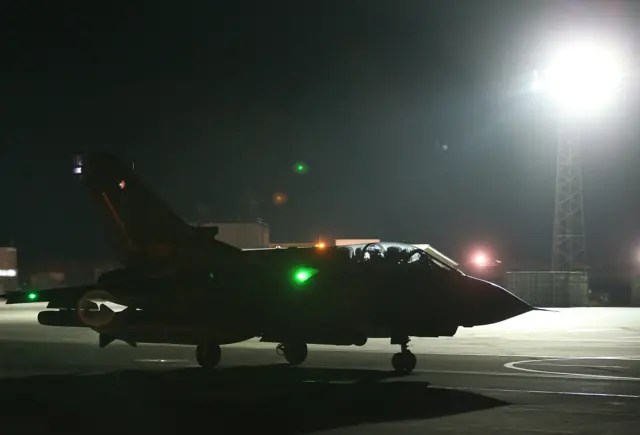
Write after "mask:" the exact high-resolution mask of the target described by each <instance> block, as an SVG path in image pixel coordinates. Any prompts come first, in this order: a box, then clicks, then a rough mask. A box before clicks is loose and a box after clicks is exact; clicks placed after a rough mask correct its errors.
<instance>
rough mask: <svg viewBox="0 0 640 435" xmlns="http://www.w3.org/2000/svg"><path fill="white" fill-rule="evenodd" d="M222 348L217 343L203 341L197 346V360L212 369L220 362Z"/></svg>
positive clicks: (201, 365)
mask: <svg viewBox="0 0 640 435" xmlns="http://www.w3.org/2000/svg"><path fill="white" fill-rule="evenodd" d="M221 357H222V350H220V346H218V344H217V343H203V344H199V345H198V347H197V348H196V360H197V361H198V364H200V367H202V368H205V369H212V368H214V367H215V366H217V365H218V363H220V358H221Z"/></svg>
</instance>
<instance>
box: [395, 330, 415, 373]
mask: <svg viewBox="0 0 640 435" xmlns="http://www.w3.org/2000/svg"><path fill="white" fill-rule="evenodd" d="M408 343H409V338H408V337H407V338H405V339H404V340H402V341H401V342H400V343H399V344H400V352H398V353H396V354H395V355H393V357H392V358H391V364H392V365H393V369H394V370H395V371H396V372H397V373H402V374H409V373H411V372H412V371H413V369H415V368H416V364H417V363H418V360H417V358H416V356H415V355H414V354H413V352H411V351H410V350H409V348H408V346H407V345H408ZM392 344H398V343H392Z"/></svg>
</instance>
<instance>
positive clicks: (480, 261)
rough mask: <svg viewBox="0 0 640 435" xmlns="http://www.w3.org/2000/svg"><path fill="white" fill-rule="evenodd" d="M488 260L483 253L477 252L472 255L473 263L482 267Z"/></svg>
mask: <svg viewBox="0 0 640 435" xmlns="http://www.w3.org/2000/svg"><path fill="white" fill-rule="evenodd" d="M488 262H489V260H488V258H487V255H486V254H485V253H482V252H479V253H477V254H476V255H475V256H474V257H473V263H474V264H475V265H476V266H478V267H484V266H486V265H487V263H488Z"/></svg>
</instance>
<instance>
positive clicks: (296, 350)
mask: <svg viewBox="0 0 640 435" xmlns="http://www.w3.org/2000/svg"><path fill="white" fill-rule="evenodd" d="M276 352H278V354H279V355H284V359H286V360H287V362H288V363H289V364H291V365H292V366H297V365H300V364H302V363H303V362H304V360H306V359H307V345H306V343H280V344H279V345H278V346H277V347H276Z"/></svg>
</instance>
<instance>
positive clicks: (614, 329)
mask: <svg viewBox="0 0 640 435" xmlns="http://www.w3.org/2000/svg"><path fill="white" fill-rule="evenodd" d="M600 331H620V328H602V329H588V328H578V329H569V330H567V332H600Z"/></svg>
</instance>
